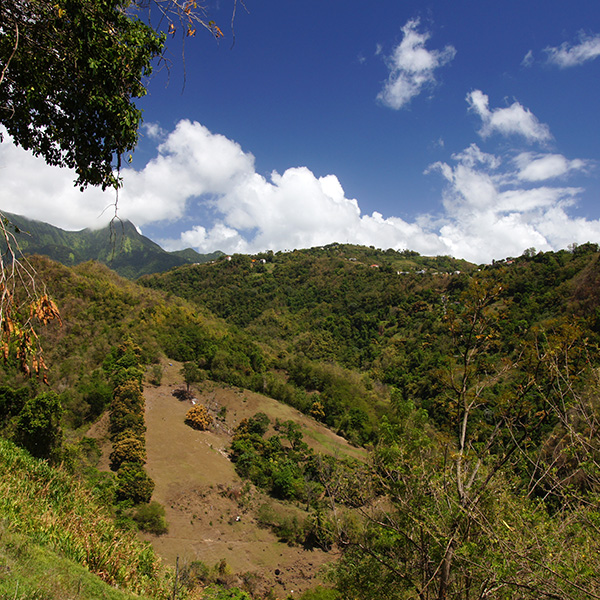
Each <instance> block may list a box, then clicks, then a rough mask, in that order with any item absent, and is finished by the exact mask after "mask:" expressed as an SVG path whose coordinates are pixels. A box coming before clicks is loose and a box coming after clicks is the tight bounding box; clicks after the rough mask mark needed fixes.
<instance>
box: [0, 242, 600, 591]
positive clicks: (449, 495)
mask: <svg viewBox="0 0 600 600" xmlns="http://www.w3.org/2000/svg"><path fill="white" fill-rule="evenodd" d="M30 260H31V264H32V265H33V267H34V268H35V271H36V273H37V277H39V279H40V280H41V281H44V282H45V284H46V287H47V290H48V294H49V295H50V296H51V297H52V298H53V300H54V302H55V303H56V305H57V307H58V309H59V310H60V313H61V317H62V325H61V324H60V323H59V322H57V321H53V322H50V323H48V324H47V325H45V326H43V327H40V328H39V329H38V334H39V336H40V343H41V346H42V348H43V349H44V360H45V363H46V364H47V365H48V372H47V381H48V383H47V384H44V383H42V382H41V381H40V380H39V379H36V378H27V377H26V376H25V375H24V374H23V373H22V372H21V370H20V369H19V363H18V361H16V360H15V355H14V351H15V349H10V351H9V352H8V353H7V354H6V360H5V363H4V365H3V366H2V387H1V388H0V428H1V433H2V435H3V436H4V437H5V438H6V439H7V440H8V441H7V442H6V444H13V443H14V444H17V445H18V446H21V447H22V448H24V449H25V450H26V451H28V452H29V454H31V455H33V456H34V457H37V458H41V459H45V460H46V461H47V462H49V463H50V464H51V465H55V466H58V465H62V466H61V471H60V473H64V475H60V477H63V476H64V477H67V476H69V477H72V476H73V477H75V478H76V480H77V481H78V482H79V483H77V485H81V486H83V487H84V488H85V489H86V490H88V491H86V492H85V493H89V494H90V495H92V496H93V497H94V498H95V500H94V501H96V502H99V503H100V504H102V506H103V507H104V509H103V510H106V513H107V518H110V519H112V520H113V522H114V523H115V525H114V526H115V527H117V528H121V529H122V530H123V531H131V530H135V529H136V528H141V529H144V528H146V529H147V530H150V531H152V530H153V529H154V530H155V531H160V529H161V527H165V526H166V525H165V524H164V523H163V522H162V521H161V519H162V518H163V517H162V516H161V510H160V509H161V507H160V506H158V505H156V504H152V503H150V501H151V498H152V485H153V484H152V482H151V480H149V478H148V476H147V475H146V474H145V471H144V467H143V465H144V460H145V454H144V452H145V449H144V444H145V442H144V423H143V416H142V417H140V415H142V413H143V396H142V395H141V390H142V387H141V385H142V382H148V381H156V380H158V381H159V380H160V367H159V364H160V360H161V359H162V358H165V357H166V358H167V359H169V360H173V361H178V362H181V363H183V365H184V370H183V375H182V377H184V378H185V380H186V382H187V384H188V388H189V385H190V384H191V385H194V384H195V383H197V382H199V381H202V380H210V381H214V382H220V383H222V384H226V385H229V386H235V387H237V388H242V389H247V390H252V391H254V392H257V393H260V394H263V395H265V396H268V397H271V398H274V399H276V400H278V401H280V402H282V403H285V404H288V405H291V406H293V407H294V408H296V409H298V410H299V411H301V412H302V413H305V414H306V415H309V416H310V417H311V418H313V419H315V420H316V421H317V422H320V423H322V424H324V425H326V426H327V427H329V428H330V429H332V430H333V431H335V432H336V433H338V434H340V435H342V436H344V437H345V438H346V439H347V440H349V441H350V442H351V443H352V444H354V445H356V446H357V447H364V448H366V449H367V450H368V459H367V460H366V461H360V460H335V459H333V458H332V457H328V456H324V455H321V454H319V453H316V452H314V451H313V450H312V449H310V448H309V447H308V446H307V444H306V443H305V442H304V440H303V435H302V432H301V431H300V429H299V428H298V427H297V426H296V425H295V424H294V422H293V421H287V422H275V423H272V422H270V420H269V418H268V417H267V416H266V415H264V414H261V413H258V414H257V415H255V416H254V417H253V418H251V419H246V420H244V421H243V422H241V423H239V424H238V426H237V427H236V429H235V431H234V432H233V436H232V441H231V447H230V454H229V456H230V459H231V460H232V461H233V462H234V464H235V467H236V470H237V472H238V473H239V474H240V476H242V477H244V478H245V479H247V480H248V481H249V482H251V483H252V485H254V486H256V487H257V488H258V489H261V490H263V491H264V492H265V493H266V494H269V495H271V496H273V497H275V498H278V499H280V500H281V501H284V502H288V503H290V504H291V505H294V506H300V507H303V510H305V513H306V520H305V521H304V522H303V523H295V524H294V526H293V527H292V526H290V525H289V523H288V524H287V525H286V527H285V531H283V532H280V533H281V535H283V536H284V537H286V539H287V540H288V541H289V543H293V544H302V545H304V546H305V547H319V548H321V549H325V550H326V551H332V556H333V550H335V555H336V556H339V558H338V559H337V560H335V561H333V558H332V566H331V567H330V569H329V571H328V582H329V583H328V587H326V588H318V589H315V590H312V591H310V592H306V593H305V595H304V596H303V597H304V598H305V600H310V599H313V600H318V599H326V598H327V599H332V598H347V599H357V600H358V599H365V600H366V599H371V598H389V599H408V598H419V599H423V600H425V599H433V598H438V599H446V598H448V599H450V598H456V599H464V600H470V599H476V598H481V599H483V598H581V599H583V598H596V597H599V596H600V577H599V575H598V573H600V564H599V563H600V545H599V543H598V541H597V540H598V539H600V536H599V535H598V533H599V532H598V527H599V526H600V513H599V512H598V492H599V491H600V487H599V485H600V479H599V475H600V471H599V467H600V464H599V459H600V440H599V437H598V426H599V420H598V419H599V417H600V409H599V406H600V405H599V400H598V399H599V395H598V374H599V371H598V368H599V367H600V362H599V361H600V355H599V354H598V341H599V336H600V319H599V318H600V310H599V309H600V293H599V291H598V290H599V289H600V288H599V285H598V284H599V278H600V264H599V260H600V252H599V250H598V247H597V246H596V245H595V244H585V245H581V246H577V247H575V246H574V247H572V248H570V249H569V250H568V251H567V250H562V251H559V252H545V253H542V252H539V253H537V252H536V251H535V250H534V249H531V250H528V251H527V252H525V254H524V255H523V256H520V257H516V258H510V259H506V260H504V261H499V262H496V263H494V264H492V265H480V266H477V265H473V264H469V263H466V262H465V261H458V260H455V259H452V258H449V257H431V258H430V257H422V256H419V255H418V254H417V253H414V252H410V251H404V252H397V251H394V250H386V251H382V250H377V249H375V248H365V247H360V246H350V245H342V244H332V245H330V246H326V247H321V248H313V249H310V250H297V251H294V252H289V253H280V252H278V253H272V252H268V253H262V254H259V255H255V256H245V255H233V256H229V257H226V256H222V257H219V258H217V259H216V260H214V261H212V262H210V263H206V264H196V265H191V264H190V265H184V266H181V267H178V268H175V269H172V270H170V271H168V272H165V273H159V274H153V275H147V276H144V277H142V278H140V279H139V280H138V281H136V282H133V281H129V280H126V279H123V278H121V277H119V276H118V275H116V274H115V273H114V272H113V271H110V270H109V269H108V268H107V267H105V266H103V265H100V264H98V263H94V262H88V263H83V264H81V265H78V266H75V267H66V266H63V265H60V264H58V263H54V262H52V261H51V260H49V259H47V258H43V257H32V258H31V259H30ZM106 411H108V412H109V413H110V419H111V421H110V423H111V425H110V428H111V429H110V435H111V442H112V445H113V446H112V447H113V453H112V454H111V460H112V469H113V472H112V473H106V472H101V471H99V470H98V468H97V466H95V465H97V461H96V462H94V460H93V457H94V455H95V454H97V448H95V447H94V443H93V441H92V440H90V439H89V438H87V437H86V436H85V434H86V431H87V429H88V428H89V426H90V425H91V424H92V423H94V422H95V421H97V420H98V418H100V417H101V415H102V414H104V413H105V412H106ZM215 417H216V415H215ZM4 452H5V453H6V454H7V456H8V455H10V456H13V455H14V453H17V452H20V450H18V449H16V448H14V446H12V445H11V446H10V449H9V450H5V451H4ZM18 456H19V458H18V460H19V461H21V462H24V461H26V460H29V459H25V458H23V457H21V455H20V454H19V455H18ZM4 460H5V459H3V461H4ZM6 460H8V459H6ZM10 460H13V461H14V460H15V459H14V458H11V459H10ZM31 460H34V459H31ZM36 468H37V467H36ZM40 468H41V467H40ZM45 468H46V467H45ZM47 468H51V467H47ZM57 472H58V471H57ZM52 477H54V476H52ZM56 477H58V475H57V476H56ZM73 485H75V483H73ZM2 510H3V511H4V512H3V514H4V515H5V519H7V522H8V520H9V518H8V517H6V515H7V514H10V513H7V512H6V511H10V510H13V511H14V510H15V509H14V508H10V506H8V505H6V506H3V509H2ZM265 520H266V521H268V520H269V519H268V518H266V517H265ZM32 522H33V521H32ZM271 525H272V526H273V527H276V528H277V527H279V529H281V528H282V524H281V523H271ZM32 527H33V525H32ZM9 529H10V527H9ZM32 531H36V532H37V533H35V536H37V537H36V538H35V539H36V544H37V543H41V542H40V541H39V540H42V539H43V537H44V536H43V535H42V532H43V527H41V526H40V528H38V529H35V528H33V529H32ZM7 535H8V534H7ZM10 535H16V532H12V533H11V534H10ZM61 543H62V542H61ZM44 544H46V545H45V546H44V547H46V548H51V549H53V550H54V551H57V552H59V554H61V555H65V553H67V552H66V550H65V548H64V544H63V546H61V545H60V544H58V543H57V544H54V545H52V544H53V543H52V542H51V541H46V542H44ZM144 552H145V550H144ZM338 553H339V554H338ZM67 555H68V556H69V557H70V558H73V557H75V558H76V556H75V555H76V553H71V554H68V553H67ZM152 560H153V559H152ZM79 561H80V564H84V565H85V566H86V567H88V568H89V567H90V565H89V564H88V563H86V562H85V561H83V560H82V559H79ZM148 561H150V562H148ZM146 564H147V565H150V564H154V563H152V561H151V559H149V558H148V559H147V561H146ZM154 568H155V567H154V566H153V567H152V568H151V567H150V566H148V567H147V569H146V571H144V572H143V573H142V574H140V577H139V579H138V580H136V581H137V583H135V585H133V584H132V587H131V589H132V591H142V592H144V593H147V594H150V595H151V596H152V597H169V595H170V594H171V593H173V592H172V589H175V588H177V586H175V587H173V588H172V587H171V586H172V585H173V575H172V574H171V575H168V574H167V575H161V576H160V577H162V578H163V579H161V581H162V582H163V583H162V584H161V585H159V584H158V583H156V585H154V584H153V585H154V587H151V586H149V585H148V583H147V580H146V579H144V578H145V577H146V576H147V574H148V573H151V572H153V571H152V569H154ZM148 569H150V571H149V570H148ZM92 570H93V569H92ZM98 571H101V569H100V568H98ZM144 573H146V574H144ZM160 577H159V576H156V577H154V579H155V581H158V579H160ZM169 577H171V579H169ZM115 581H118V579H117V575H115V576H114V578H113V580H110V581H109V583H114V582H115ZM0 585H1V579H0ZM123 585H124V583H123ZM161 586H162V587H161ZM0 589H1V588H0ZM7 589H8V588H7ZM177 589H178V594H180V596H179V597H181V598H184V597H186V594H188V595H189V594H192V595H191V596H189V597H202V596H201V595H200V596H194V594H201V593H204V594H205V597H207V598H209V597H215V598H216V597H219V598H220V597H223V598H225V597H227V598H244V597H248V596H247V594H250V593H251V591H250V590H246V591H242V590H227V591H226V590H221V591H218V590H217V588H214V587H211V586H210V585H209V586H208V587H207V582H206V581H204V582H203V585H201V586H200V587H194V586H193V585H190V586H189V587H187V588H186V587H185V586H180V587H179V588H177ZM199 590H204V592H202V591H199ZM7 593H8V592H7ZM211 594H212V595H211ZM218 594H222V596H219V595H218ZM226 594H229V595H226ZM235 594H237V595H235ZM244 594H246V595H244ZM17 597H18V596H17ZM23 597H25V596H23Z"/></svg>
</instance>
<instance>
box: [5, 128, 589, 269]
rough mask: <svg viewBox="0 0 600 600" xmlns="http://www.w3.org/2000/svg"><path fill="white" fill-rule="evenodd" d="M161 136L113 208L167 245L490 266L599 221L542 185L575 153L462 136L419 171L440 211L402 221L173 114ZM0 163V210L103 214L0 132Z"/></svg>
mask: <svg viewBox="0 0 600 600" xmlns="http://www.w3.org/2000/svg"><path fill="white" fill-rule="evenodd" d="M162 139H163V141H162V142H161V143H160V144H159V145H158V146H157V153H156V156H155V157H154V158H153V159H152V160H150V161H149V162H148V163H147V164H146V165H145V166H144V167H143V168H141V169H137V170H136V169H134V168H131V167H129V168H126V169H124V170H123V181H124V186H123V189H122V190H121V192H120V194H119V216H120V217H121V218H122V219H130V220H131V221H133V222H134V223H135V224H136V225H141V226H146V225H152V226H154V228H155V229H158V227H160V226H161V225H162V224H165V223H168V222H170V223H171V224H172V225H173V226H177V228H178V230H179V231H180V233H179V234H178V235H176V236H174V237H170V238H169V239H166V238H167V236H166V235H165V236H164V238H165V239H162V240H161V239H159V240H156V241H158V242H159V243H161V244H162V245H163V247H165V248H167V249H169V250H175V249H181V248H186V247H193V248H195V249H196V250H198V251H199V252H205V253H206V252H213V251H215V250H222V251H224V252H230V253H233V252H240V253H255V252H259V251H262V250H267V249H271V250H285V249H290V250H291V249H293V248H306V247H312V246H320V245H323V244H328V243H332V242H348V243H356V244H363V245H374V246H377V247H379V248H395V249H398V250H401V249H406V248H408V249H411V250H416V251H418V252H420V253H421V254H426V255H445V254H449V255H453V256H456V257H461V258H466V259H468V260H472V261H474V262H489V261H491V260H492V259H493V258H504V257H506V256H510V255H512V256H516V255H519V254H521V253H522V252H523V250H525V249H526V248H529V247H532V246H534V247H536V248H537V249H538V250H550V249H559V248H563V247H566V246H567V245H568V244H569V243H571V242H577V243H582V242H586V241H599V240H600V221H595V220H586V219H578V218H573V217H572V216H571V215H570V212H571V210H572V208H573V207H574V205H575V204H576V202H577V199H578V197H579V196H580V194H581V193H582V190H581V189H580V188H579V187H566V186H564V185H562V186H553V185H551V183H549V182H551V180H552V179H553V178H556V177H561V178H565V177H567V176H568V175H569V174H570V173H574V172H577V171H585V168H587V166H588V161H584V160H582V159H575V160H568V159H566V158H564V157H562V156H561V155H558V154H535V153H521V154H519V155H517V156H516V157H514V155H512V154H511V152H510V150H507V151H505V155H496V154H492V153H489V152H484V151H482V150H481V149H480V148H479V147H478V146H477V144H471V145H470V146H468V147H467V148H465V149H464V150H462V151H461V152H457V153H455V154H453V155H452V157H451V160H449V161H448V162H437V163H435V164H433V165H431V166H430V167H429V168H428V169H427V171H426V173H429V174H434V173H437V174H440V175H441V180H442V183H443V188H444V189H443V194H442V196H441V201H440V205H439V211H438V212H437V213H436V214H421V215H419V216H418V217H417V218H416V219H414V221H413V222H408V221H406V220H404V219H401V218H399V217H396V216H388V217H384V216H383V215H382V214H381V213H379V212H372V213H371V214H365V213H363V212H362V210H361V208H360V204H359V202H358V200H357V199H354V198H348V197H347V195H346V193H345V191H344V188H343V186H342V183H341V182H340V181H339V179H338V178H337V177H336V176H335V175H334V174H328V175H324V176H318V175H316V174H315V173H313V172H312V171H311V170H310V169H308V168H306V167H303V166H299V167H290V168H288V169H286V170H285V171H284V172H283V173H278V172H273V173H271V174H270V175H269V176H264V175H262V174H260V173H257V172H256V168H255V163H254V157H253V156H252V154H250V153H248V152H245V151H244V150H243V149H242V148H241V147H240V145H239V144H237V143H236V142H235V141H233V140H230V139H228V138H226V137H224V136H222V135H219V134H215V133H212V132H211V131H209V130H208V129H207V128H206V127H204V126H203V125H201V124H200V123H197V122H192V121H188V120H183V121H180V122H179V123H178V124H177V126H176V127H175V129H174V130H173V131H171V132H170V133H168V134H166V135H164V136H163V137H162ZM2 171H3V189H2V196H1V198H0V209H2V210H5V211H9V212H15V213H18V214H24V215H26V216H29V217H32V218H37V219H39V220H42V221H46V222H49V223H52V224H54V225H57V226H59V227H63V228H66V229H80V228H83V227H86V226H88V227H89V226H95V225H104V224H105V223H106V221H107V220H108V218H109V217H110V216H112V214H114V211H107V213H105V214H104V216H103V217H100V215H101V214H102V211H103V210H104V208H105V207H106V206H108V205H110V204H111V203H114V193H111V192H107V193H102V192H101V191H99V190H94V189H90V190H87V191H86V192H84V193H80V192H79V191H78V190H77V188H74V187H73V184H72V181H73V179H74V173H73V172H72V171H69V170H67V169H64V170H61V169H58V168H54V167H48V166H47V165H45V164H44V163H43V162H42V161H40V160H37V159H35V158H33V157H32V156H31V155H30V154H29V153H26V152H24V151H23V150H21V149H19V148H16V147H15V146H13V145H12V144H11V143H10V142H9V141H8V140H6V136H5V142H4V143H2V144H0V172H2ZM399 194H400V191H399ZM397 208H398V211H399V212H400V211H401V210H402V207H401V206H398V207H397ZM199 209H200V210H199ZM199 214H202V215H203V216H202V218H200V217H199V216H198V215H199Z"/></svg>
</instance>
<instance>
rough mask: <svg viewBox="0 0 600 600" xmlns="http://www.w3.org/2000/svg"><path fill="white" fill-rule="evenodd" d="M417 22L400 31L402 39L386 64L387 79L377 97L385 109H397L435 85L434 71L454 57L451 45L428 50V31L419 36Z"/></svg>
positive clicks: (413, 21)
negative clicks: (426, 44) (426, 46)
mask: <svg viewBox="0 0 600 600" xmlns="http://www.w3.org/2000/svg"><path fill="white" fill-rule="evenodd" d="M419 24H420V22H419V19H411V20H410V21H408V22H407V23H406V25H405V26H404V27H403V28H402V33H403V38H402V41H401V42H400V44H398V46H396V48H395V49H394V51H393V52H392V55H391V56H389V57H388V59H387V64H388V68H389V71H390V74H389V77H388V79H387V81H386V82H385V85H384V87H383V89H382V90H381V92H380V93H379V95H378V96H377V98H378V99H379V100H380V101H381V102H382V103H383V104H384V105H386V106H388V107H390V108H393V109H396V110H398V109H400V108H402V107H403V106H406V105H407V104H408V103H409V102H410V101H411V100H412V99H413V98H414V97H415V96H418V95H419V94H420V93H421V92H422V91H423V90H424V89H426V88H431V87H432V86H434V85H435V84H436V79H435V70H436V69H438V68H439V67H442V66H444V65H446V64H447V63H449V62H450V61H451V60H452V59H453V58H454V56H455V55H456V50H455V49H454V47H453V46H446V47H445V48H444V49H443V50H427V49H426V48H425V43H426V42H427V40H428V39H429V38H430V37H431V34H430V33H429V32H423V33H420V32H419V31H418V30H417V29H418V27H419Z"/></svg>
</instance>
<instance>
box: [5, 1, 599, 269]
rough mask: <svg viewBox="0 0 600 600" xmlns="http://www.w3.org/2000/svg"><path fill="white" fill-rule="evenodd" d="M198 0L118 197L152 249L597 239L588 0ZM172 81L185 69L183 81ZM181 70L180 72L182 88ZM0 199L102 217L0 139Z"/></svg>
mask: <svg viewBox="0 0 600 600" xmlns="http://www.w3.org/2000/svg"><path fill="white" fill-rule="evenodd" d="M246 6H247V8H248V11H245V10H244V9H243V7H242V6H239V5H238V11H237V16H236V20H235V45H234V46H233V48H232V47H231V41H232V39H231V31H230V29H229V21H230V18H231V8H232V3H231V2H230V0H220V2H219V3H218V4H217V3H214V2H210V3H209V4H208V5H207V10H208V13H209V15H210V16H209V18H210V19H214V20H215V21H216V22H217V23H218V24H219V26H220V27H221V29H222V30H223V32H224V34H225V37H224V38H223V39H221V40H220V41H219V42H218V43H217V42H216V41H215V40H214V39H213V38H212V37H211V36H210V34H209V33H208V32H204V31H200V30H199V31H198V32H197V34H196V36H195V37H194V38H187V39H186V40H185V76H184V72H183V67H182V56H181V54H182V40H181V37H179V35H178V33H177V34H175V36H174V37H173V38H170V41H169V55H170V57H171V61H172V64H171V68H170V70H169V72H167V70H166V69H164V68H163V69H160V70H159V69H157V71H156V73H155V75H154V77H153V78H152V79H151V80H150V81H149V82H148V89H149V94H148V96H147V97H146V98H144V99H143V100H142V101H140V103H139V105H140V106H141V107H142V108H143V110H144V119H145V125H144V127H143V129H142V136H141V140H140V145H139V148H138V149H137V150H136V152H135V154H134V158H133V162H132V164H131V166H130V167H128V168H127V169H126V170H125V171H124V173H123V177H124V187H123V189H122V190H121V192H120V194H119V216H120V217H121V218H129V219H131V220H132V221H133V222H134V223H135V224H136V225H138V226H139V227H140V229H141V231H142V232H143V233H144V234H145V235H147V236H148V237H150V238H152V239H153V240H155V241H157V242H158V243H160V244H161V245H162V246H163V247H165V248H167V249H178V248H183V247H193V248H195V249H196V250H198V251H200V252H211V251H214V250H223V251H225V252H257V251H260V250H265V249H273V250H286V249H293V248H300V247H310V246H316V245H322V244H327V243H331V242H336V241H337V242H350V243H360V244H366V245H374V246H376V247H380V248H384V249H385V248H390V247H391V248H396V249H405V248H408V249H411V250H417V251H419V252H421V253H422V254H426V255H437V254H450V255H453V256H457V257H460V258H467V259H469V260H473V261H475V262H489V261H491V260H492V259H494V258H495V259H499V258H504V257H506V256H516V255H520V254H521V253H522V252H523V251H524V250H525V249H526V248H530V247H535V248H536V249H538V250H551V249H554V250H557V249H559V248H564V247H567V245H568V244H570V243H573V242H575V243H583V242H586V241H595V242H600V202H599V201H598V200H599V199H600V198H599V194H600V182H599V170H598V168H599V163H598V161H599V159H600V118H599V114H600V110H599V109H600V96H599V92H600V3H599V2H598V1H597V0H572V1H571V2H566V1H564V0H526V1H524V0H520V1H518V2H517V1H513V0H505V1H503V2H487V1H484V0H471V1H460V0H457V1H456V2H447V1H445V0H437V1H431V2H423V1H419V2H417V1H411V0H405V1H402V2H399V1H392V0H376V1H374V2H372V3H370V4H367V3H364V2H358V1H356V0H346V1H345V2H341V1H338V0H326V1H323V0H320V1H318V2H317V1H313V0H304V1H303V2H297V1H290V0H288V1H282V0H278V1H275V0H247V2H246ZM184 81H185V87H184V85H183V84H184ZM182 88H184V89H183V91H182ZM0 173H2V175H1V176H2V182H3V186H2V187H3V191H2V192H1V197H0V207H1V208H3V209H4V210H7V211H10V212H17V213H20V214H26V215H28V216H30V217H34V218H37V219H41V220H45V221H48V222H51V223H53V224H55V225H57V226H60V227H63V228H65V229H79V228H83V227H97V226H101V225H104V224H105V223H106V219H107V218H109V215H110V214H112V213H113V212H114V210H113V209H111V208H109V209H108V210H106V211H104V212H103V210H104V209H105V208H106V207H107V206H110V205H111V204H112V203H114V194H106V193H105V194H103V193H101V192H100V191H99V190H87V191H86V192H85V193H83V194H81V193H79V192H78V191H77V190H76V189H75V188H73V187H72V183H71V182H72V180H73V176H72V174H71V173H69V172H68V171H66V170H57V169H51V168H48V167H45V166H44V165H43V164H41V162H40V161H39V160H36V159H33V158H32V157H30V156H28V155H26V154H25V153H24V152H22V151H21V150H19V149H16V148H14V147H13V146H12V145H10V144H9V143H3V144H1V145H0Z"/></svg>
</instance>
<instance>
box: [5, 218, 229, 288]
mask: <svg viewBox="0 0 600 600" xmlns="http://www.w3.org/2000/svg"><path fill="white" fill-rule="evenodd" d="M3 214H4V215H5V217H6V218H7V219H8V220H9V221H10V222H11V223H12V224H13V225H14V226H15V227H16V228H17V232H16V238H17V241H18V243H19V248H20V250H21V251H22V252H23V253H24V254H42V255H44V256H48V257H49V258H51V259H52V260H56V261H58V262H60V263H62V264H64V265H66V266H74V265H77V264H79V263H82V262H86V261H88V260H97V261H99V262H102V263H104V264H106V265H108V266H109V267H110V268H111V269H113V270H114V271H116V272H117V273H119V275H122V276H123V277H127V278H129V279H137V278H138V277H139V276H140V275H146V274H149V273H156V272H161V271H167V270H169V269H171V268H173V267H178V266H181V265H185V264H189V263H202V262H208V261H210V260H214V259H215V258H218V257H219V256H221V255H222V252H214V253H212V254H207V255H205V254H199V253H198V252H196V251H195V250H192V249H191V248H188V249H187V250H181V251H177V252H167V251H166V250H163V249H162V248H161V247H160V246H159V245H158V244H156V243H155V242H153V241H152V240H150V239H148V238H147V237H145V236H143V235H141V234H140V233H139V232H138V230H137V229H136V227H135V225H133V223H131V222H130V221H120V220H116V221H115V222H114V223H112V224H111V225H110V226H108V227H103V228H101V229H83V230H81V231H65V230H63V229H60V228H59V227H54V226H53V225H49V224H47V223H43V222H41V221H34V220H32V219H27V218H25V217H22V216H19V215H13V214H10V213H6V212H5V213H3Z"/></svg>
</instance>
